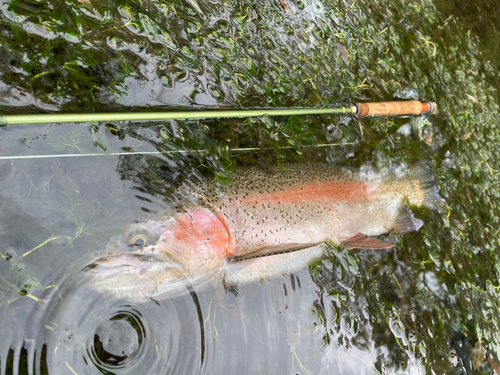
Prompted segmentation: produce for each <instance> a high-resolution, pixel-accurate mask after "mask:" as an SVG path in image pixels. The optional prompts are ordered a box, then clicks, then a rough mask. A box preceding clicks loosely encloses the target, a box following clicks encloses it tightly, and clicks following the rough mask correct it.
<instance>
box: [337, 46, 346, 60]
mask: <svg viewBox="0 0 500 375" xmlns="http://www.w3.org/2000/svg"><path fill="white" fill-rule="evenodd" d="M337 48H338V49H339V51H340V55H341V56H342V60H344V62H345V63H346V64H349V55H348V54H347V51H346V50H345V48H344V46H343V45H342V44H340V43H337Z"/></svg>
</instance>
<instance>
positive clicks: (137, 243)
mask: <svg viewBox="0 0 500 375" xmlns="http://www.w3.org/2000/svg"><path fill="white" fill-rule="evenodd" d="M156 239H157V235H155V233H154V232H153V231H152V230H151V228H150V227H149V226H148V225H145V224H134V225H132V226H131V227H130V228H129V229H128V230H127V231H126V232H125V233H124V234H123V235H122V237H121V240H120V243H121V245H122V247H124V248H129V249H130V248H132V249H141V248H143V247H145V246H149V245H152V244H154V242H155V241H156Z"/></svg>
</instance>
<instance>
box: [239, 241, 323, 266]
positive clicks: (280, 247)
mask: <svg viewBox="0 0 500 375" xmlns="http://www.w3.org/2000/svg"><path fill="white" fill-rule="evenodd" d="M320 243H321V242H315V243H283V244H277V245H268V246H264V247H261V248H259V249H257V250H255V251H252V252H251V253H248V254H245V255H240V256H237V257H234V258H233V259H231V261H232V262H233V263H236V262H241V261H243V260H247V259H254V258H261V257H265V256H271V255H279V254H284V253H289V252H292V251H296V250H302V249H307V248H309V247H313V246H316V245H319V244H320Z"/></svg>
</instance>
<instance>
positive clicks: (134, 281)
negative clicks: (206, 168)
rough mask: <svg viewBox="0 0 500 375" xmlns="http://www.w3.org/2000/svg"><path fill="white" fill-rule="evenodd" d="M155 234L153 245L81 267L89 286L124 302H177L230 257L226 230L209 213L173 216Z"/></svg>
mask: <svg viewBox="0 0 500 375" xmlns="http://www.w3.org/2000/svg"><path fill="white" fill-rule="evenodd" d="M148 224H149V225H150V226H151V223H148ZM158 228H160V229H161V231H162V232H161V233H159V235H158V239H157V240H156V242H155V243H153V244H152V245H150V246H146V247H143V248H141V249H139V250H136V251H131V252H126V253H120V254H114V255H109V256H105V257H102V258H99V259H98V260H96V261H95V262H93V263H92V264H90V265H89V266H87V267H85V268H84V273H85V274H86V275H87V276H88V277H89V278H90V284H91V286H92V287H93V288H94V289H96V290H98V291H100V292H102V293H104V294H111V295H113V296H115V297H117V298H121V299H125V300H127V301H129V302H138V303H140V302H146V301H148V300H151V299H161V298H172V297H177V296H180V295H183V294H187V293H189V291H190V290H193V289H195V290H197V289H198V288H199V287H200V286H202V285H204V284H206V283H207V281H208V280H216V279H217V278H216V277H215V276H216V275H217V274H218V273H219V272H220V270H221V269H222V267H223V265H224V263H225V259H226V258H227V257H228V256H231V255H232V254H233V253H234V247H235V244H234V240H232V236H231V234H230V232H229V231H228V229H227V226H226V225H225V223H224V222H223V221H222V220H221V219H219V217H218V216H217V215H215V214H214V213H213V212H211V211H210V210H208V209H203V208H199V209H195V210H192V211H189V212H186V213H181V214H177V215H176V216H174V217H173V218H171V219H169V220H168V221H166V222H165V223H163V224H162V225H156V227H155V228H152V230H153V229H154V230H155V231H156V232H158Z"/></svg>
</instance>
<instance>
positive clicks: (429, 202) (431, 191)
mask: <svg viewBox="0 0 500 375" xmlns="http://www.w3.org/2000/svg"><path fill="white" fill-rule="evenodd" d="M409 174H410V176H411V177H412V180H413V182H414V183H415V182H416V183H418V184H417V185H414V186H415V189H414V190H417V191H415V192H414V193H413V194H411V195H410V196H408V200H409V203H410V204H415V205H417V206H425V207H427V208H430V209H437V208H438V207H439V206H441V205H442V204H443V203H444V202H445V201H444V199H443V198H441V196H440V195H439V190H438V188H437V185H436V177H435V176H434V173H433V172H432V169H431V166H430V163H429V162H428V161H426V160H422V161H420V162H418V163H417V165H415V166H414V167H413V168H411V169H410V171H409Z"/></svg>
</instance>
